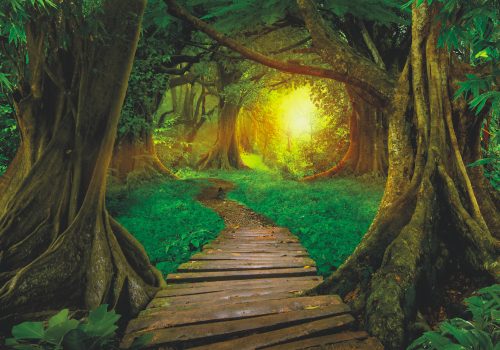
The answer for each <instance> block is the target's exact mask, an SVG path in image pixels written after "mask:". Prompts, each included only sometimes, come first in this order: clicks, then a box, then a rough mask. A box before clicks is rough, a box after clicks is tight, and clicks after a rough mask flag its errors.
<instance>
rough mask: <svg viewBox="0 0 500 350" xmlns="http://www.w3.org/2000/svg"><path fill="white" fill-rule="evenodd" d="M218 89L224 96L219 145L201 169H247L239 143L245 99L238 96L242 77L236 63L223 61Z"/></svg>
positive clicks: (221, 104) (204, 158)
mask: <svg viewBox="0 0 500 350" xmlns="http://www.w3.org/2000/svg"><path fill="white" fill-rule="evenodd" d="M217 68H218V72H219V80H218V82H219V84H218V85H219V86H218V90H219V92H220V93H221V94H222V95H223V98H221V100H220V106H219V110H220V114H219V120H218V126H217V138H216V140H215V144H214V146H213V147H212V149H211V150H210V151H208V153H207V154H205V155H204V156H202V157H201V159H200V161H199V162H198V166H199V167H200V169H209V168H216V169H240V168H242V167H244V164H243V161H242V160H241V155H240V146H239V142H238V140H237V129H236V127H237V123H238V114H239V113H240V109H241V104H242V96H240V94H239V93H235V89H234V86H233V85H234V84H236V83H237V82H238V81H239V80H240V79H241V76H242V72H241V70H240V68H239V67H238V66H237V65H235V64H234V63H232V62H226V63H223V62H219V63H218V64H217Z"/></svg>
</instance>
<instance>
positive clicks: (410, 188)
mask: <svg viewBox="0 0 500 350" xmlns="http://www.w3.org/2000/svg"><path fill="white" fill-rule="evenodd" d="M435 7H436V5H434V7H433V9H429V8H427V6H426V5H425V3H424V4H423V5H421V6H420V7H418V8H416V7H415V4H414V8H413V21H412V38H413V42H412V48H411V60H409V63H408V64H407V65H406V67H405V69H404V72H403V73H402V75H401V77H400V80H399V85H398V88H397V90H396V92H395V95H394V99H393V101H392V106H391V110H390V112H389V115H390V120H389V123H390V125H389V164H390V166H389V173H388V179H387V184H386V190H385V194H384V198H383V199H382V203H381V206H380V208H379V211H378V213H377V216H376V218H375V220H374V222H373V223H372V225H371V227H370V229H369V231H368V233H367V234H366V235H365V237H364V238H363V240H362V242H361V243H360V244H359V246H358V247H357V248H356V250H355V252H354V253H353V254H352V255H351V256H350V257H349V259H348V260H347V261H346V262H345V263H344V264H343V265H342V266H341V267H340V268H339V269H338V270H337V271H336V272H335V273H334V274H333V275H332V276H331V277H329V278H328V279H327V280H326V281H325V282H324V283H323V284H322V285H320V286H319V287H318V288H317V289H316V290H315V291H316V292H320V293H332V292H333V293H340V294H341V295H342V296H344V297H347V299H348V300H350V301H351V302H352V304H353V306H354V308H355V310H357V311H359V312H361V313H363V314H364V315H365V320H366V326H367V328H368V329H369V331H370V332H371V333H372V334H373V335H375V336H377V337H379V338H380V339H381V340H382V341H383V343H384V345H385V346H386V347H387V348H388V349H402V348H403V347H404V346H405V344H406V343H407V342H408V341H409V340H410V338H411V337H412V336H413V334H411V331H410V330H411V327H412V324H413V322H414V321H415V317H416V314H417V312H418V311H419V308H420V307H422V306H423V305H425V303H426V302H429V300H432V299H433V298H434V297H436V295H438V292H439V290H438V288H439V287H438V286H440V285H442V284H441V283H439V281H442V280H444V278H445V277H447V276H449V275H450V274H454V273H461V274H477V275H480V276H483V277H484V278H486V279H489V282H493V281H498V280H499V279H500V264H499V260H498V252H499V245H498V241H495V239H494V238H493V237H492V234H491V232H492V230H493V229H494V228H493V227H489V226H488V224H487V223H486V222H485V220H484V217H483V215H482V213H481V211H480V209H479V205H478V201H477V198H476V195H477V191H476V190H475V189H474V188H473V186H472V184H471V181H470V178H469V176H468V174H467V171H466V168H465V166H464V160H463V156H462V153H461V149H460V144H459V141H458V139H457V136H456V133H455V129H458V124H460V123H464V122H465V120H466V116H464V115H463V114H457V111H456V110H454V109H453V108H452V104H451V101H450V91H451V86H450V81H449V70H450V57H449V54H447V53H446V52H445V51H443V50H438V48H437V37H438V34H439V29H440V26H439V23H438V22H437V21H435V20H434V18H433V16H432V13H435V10H436V8H435ZM410 84H412V87H410ZM410 105H412V106H413V108H412V109H410V108H408V107H409V106H410ZM454 122H455V123H454ZM476 132H478V131H477V130H476ZM492 215H494V216H496V217H498V212H496V213H492Z"/></svg>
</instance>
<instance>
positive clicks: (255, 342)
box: [190, 314, 354, 350]
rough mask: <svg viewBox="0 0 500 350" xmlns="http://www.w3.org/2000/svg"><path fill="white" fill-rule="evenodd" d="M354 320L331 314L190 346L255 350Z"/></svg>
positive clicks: (348, 316) (343, 324) (210, 349)
mask: <svg viewBox="0 0 500 350" xmlns="http://www.w3.org/2000/svg"><path fill="white" fill-rule="evenodd" d="M353 321H354V317H352V316H351V315H349V314H344V315H340V316H333V317H328V318H324V319H321V320H317V321H312V322H308V323H304V324H299V325H296V326H291V327H287V328H282V329H278V330H274V331H271V332H266V333H258V334H253V335H249V336H246V337H241V338H237V339H233V340H228V341H224V342H220V343H215V344H211V345H202V346H200V347H193V348H190V349H191V350H202V349H203V350H234V349H238V350H255V349H261V348H265V347H269V346H272V345H277V344H280V343H283V342H289V341H292V340H296V339H300V338H302V337H306V336H311V335H314V334H318V333H323V332H325V331H331V330H334V329H342V328H344V327H346V326H347V325H349V324H351V323H352V322H353Z"/></svg>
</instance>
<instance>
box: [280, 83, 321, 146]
mask: <svg viewBox="0 0 500 350" xmlns="http://www.w3.org/2000/svg"><path fill="white" fill-rule="evenodd" d="M282 109H283V122H284V125H285V127H286V129H287V130H288V132H290V133H291V134H293V135H294V136H299V135H303V134H307V133H310V132H311V127H312V122H313V117H314V114H315V112H316V106H315V105H314V104H313V102H312V101H311V98H310V89H309V87H301V88H299V89H296V90H294V91H292V92H291V93H290V94H288V95H287V96H285V97H284V98H283V101H282Z"/></svg>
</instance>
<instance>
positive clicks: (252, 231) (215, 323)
mask: <svg viewBox="0 0 500 350" xmlns="http://www.w3.org/2000/svg"><path fill="white" fill-rule="evenodd" d="M321 281H322V278H321V277H318V276H317V275H316V267H315V264H314V261H313V260H312V259H310V258H309V256H308V255H307V252H306V251H305V250H304V249H303V248H302V246H301V245H300V244H299V242H298V241H297V239H296V238H295V237H294V236H292V235H291V234H290V232H289V231H288V230H287V229H283V228H277V227H250V228H237V229H228V230H225V231H223V232H222V233H221V235H220V236H219V237H218V238H217V239H216V240H215V241H213V242H212V243H211V244H209V245H207V246H205V247H204V249H203V251H202V252H200V253H198V254H196V255H194V256H193V257H192V258H191V260H190V261H189V262H187V263H185V264H183V265H181V266H180V267H179V269H178V271H177V273H174V274H170V275H168V276H167V284H168V286H167V287H166V288H165V289H162V290H160V291H159V292H158V294H157V295H156V297H155V298H154V299H153V300H152V301H151V303H150V304H149V305H148V307H147V308H146V310H144V311H143V312H141V313H140V315H139V316H138V317H137V318H136V319H134V320H132V321H131V322H130V323H129V325H128V327H127V330H126V335H125V337H124V339H123V342H122V346H123V347H124V348H126V347H127V346H129V345H130V344H131V342H132V341H133V339H134V338H135V337H137V336H140V335H142V334H144V333H151V334H152V335H153V340H152V342H151V344H150V347H151V348H153V349H207V350H211V349H212V350H222V349H228V350H246V349H248V350H250V349H286V350H293V349H370V350H375V349H380V348H381V347H380V344H379V343H378V342H377V341H376V339H373V338H369V337H368V334H367V333H365V332H362V331H355V330H354V327H353V323H354V318H353V317H352V316H351V315H350V314H349V311H350V310H349V307H348V306H347V305H346V304H344V303H343V302H342V300H341V298H340V297H338V296H336V295H323V296H301V292H303V291H305V290H308V289H310V288H312V287H314V286H316V285H317V284H318V283H320V282H321Z"/></svg>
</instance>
